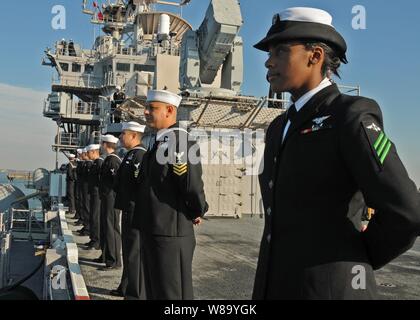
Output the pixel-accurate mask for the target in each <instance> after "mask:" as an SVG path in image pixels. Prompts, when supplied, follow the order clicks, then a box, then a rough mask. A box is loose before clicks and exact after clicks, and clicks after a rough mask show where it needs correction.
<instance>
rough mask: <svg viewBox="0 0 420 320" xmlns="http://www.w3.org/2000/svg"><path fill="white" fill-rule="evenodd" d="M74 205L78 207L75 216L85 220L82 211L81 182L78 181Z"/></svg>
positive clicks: (75, 185)
mask: <svg viewBox="0 0 420 320" xmlns="http://www.w3.org/2000/svg"><path fill="white" fill-rule="evenodd" d="M74 205H75V209H76V215H75V216H74V218H75V219H77V220H79V221H83V219H82V216H81V212H80V183H79V182H78V181H76V183H75V184H74Z"/></svg>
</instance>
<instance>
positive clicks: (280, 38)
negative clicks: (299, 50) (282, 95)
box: [254, 8, 347, 63]
mask: <svg viewBox="0 0 420 320" xmlns="http://www.w3.org/2000/svg"><path fill="white" fill-rule="evenodd" d="M293 40H300V41H308V42H312V41H317V42H318V41H319V42H323V43H325V44H327V45H329V46H330V47H331V48H332V49H334V51H335V52H336V53H337V55H338V57H339V58H340V60H341V61H342V62H343V63H347V57H346V51H347V44H346V41H345V40H344V38H343V37H342V36H341V34H340V33H338V32H337V30H335V28H334V26H333V25H332V16H331V15H330V14H329V13H328V12H326V11H324V10H320V9H314V8H289V9H286V10H285V11H283V12H281V13H277V14H275V15H274V17H273V25H272V26H271V28H270V30H269V31H268V33H267V36H266V37H265V38H264V39H262V40H261V41H260V42H258V43H257V44H256V45H254V47H255V48H257V49H259V50H262V51H268V50H269V46H270V44H271V43H273V42H275V43H281V42H288V41H293Z"/></svg>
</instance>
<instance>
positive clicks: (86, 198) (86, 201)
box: [80, 180, 90, 231]
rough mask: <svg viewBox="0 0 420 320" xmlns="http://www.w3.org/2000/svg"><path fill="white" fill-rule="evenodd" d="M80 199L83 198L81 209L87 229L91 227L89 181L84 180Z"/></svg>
mask: <svg viewBox="0 0 420 320" xmlns="http://www.w3.org/2000/svg"><path fill="white" fill-rule="evenodd" d="M80 198H81V199H80V200H81V211H82V219H83V225H84V227H85V230H86V231H89V229H90V194H89V186H88V182H87V181H85V180H83V183H82V186H81V191H80Z"/></svg>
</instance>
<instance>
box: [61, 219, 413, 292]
mask: <svg viewBox="0 0 420 320" xmlns="http://www.w3.org/2000/svg"><path fill="white" fill-rule="evenodd" d="M68 221H69V222H70V223H69V225H70V228H71V229H72V230H73V231H75V230H78V229H80V227H76V226H74V224H73V222H74V220H72V219H68ZM263 225H264V223H263V219H261V218H260V217H259V216H253V217H251V216H245V217H244V218H242V219H215V218H213V219H209V220H205V221H204V222H203V224H202V225H201V226H199V227H197V228H196V236H197V247H196V251H195V256H194V261H193V283H194V294H195V298H196V299H200V300H202V299H208V300H216V299H222V300H248V299H251V294H252V287H253V281H254V275H255V269H256V266H257V257H258V251H259V242H260V239H261V235H262V229H263ZM74 238H75V241H76V242H77V243H78V246H79V263H80V266H81V270H82V273H83V276H84V279H85V282H86V285H87V289H88V291H89V294H90V297H91V299H92V300H108V299H110V300H111V299H112V300H116V299H119V298H116V297H113V296H110V295H109V290H111V289H115V288H117V286H118V284H119V281H120V277H121V273H122V270H111V271H101V270H99V268H100V267H101V265H100V264H97V263H94V262H92V260H93V259H95V258H98V257H99V255H100V251H96V250H86V246H85V244H86V243H87V242H88V240H89V239H88V237H80V236H78V235H77V234H76V233H74ZM375 275H376V281H377V284H378V291H379V294H380V298H381V299H386V300H393V299H415V300H418V299H420V287H419V286H418V285H417V284H418V281H419V280H420V240H417V242H416V244H415V245H414V247H413V248H412V249H411V250H409V251H408V252H407V253H406V254H404V255H402V256H401V257H399V258H398V259H396V260H395V261H393V262H392V263H390V264H388V265H387V266H386V267H384V268H382V269H381V270H379V271H376V272H375Z"/></svg>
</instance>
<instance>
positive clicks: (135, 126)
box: [122, 121, 146, 133]
mask: <svg viewBox="0 0 420 320" xmlns="http://www.w3.org/2000/svg"><path fill="white" fill-rule="evenodd" d="M145 129H146V126H144V125H141V124H140V123H138V122H135V121H130V122H124V123H123V125H122V130H123V131H124V130H129V131H134V132H141V133H143V132H144V130H145Z"/></svg>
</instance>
